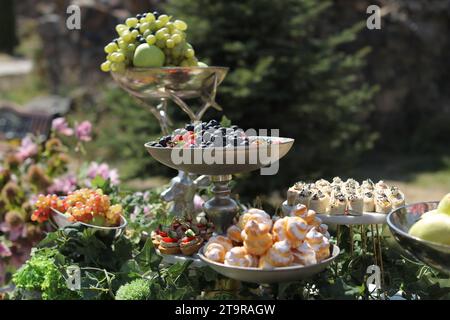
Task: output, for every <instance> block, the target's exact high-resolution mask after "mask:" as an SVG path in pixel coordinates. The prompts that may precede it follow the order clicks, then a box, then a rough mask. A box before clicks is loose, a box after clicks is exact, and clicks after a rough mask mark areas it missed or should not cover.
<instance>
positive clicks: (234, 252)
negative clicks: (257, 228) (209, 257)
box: [224, 247, 258, 268]
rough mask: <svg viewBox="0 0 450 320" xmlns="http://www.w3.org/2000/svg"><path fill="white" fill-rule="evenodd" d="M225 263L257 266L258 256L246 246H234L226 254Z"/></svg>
mask: <svg viewBox="0 0 450 320" xmlns="http://www.w3.org/2000/svg"><path fill="white" fill-rule="evenodd" d="M224 264H226V265H229V266H237V267H247V268H249V267H257V266H258V258H257V257H255V256H252V255H251V254H249V253H248V252H247V250H246V249H245V248H244V247H234V248H232V249H231V250H230V251H228V252H227V253H226V254H225V260H224Z"/></svg>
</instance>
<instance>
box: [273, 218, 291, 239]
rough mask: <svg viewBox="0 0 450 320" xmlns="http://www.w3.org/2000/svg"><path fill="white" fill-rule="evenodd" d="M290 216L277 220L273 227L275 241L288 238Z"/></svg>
mask: <svg viewBox="0 0 450 320" xmlns="http://www.w3.org/2000/svg"><path fill="white" fill-rule="evenodd" d="M288 219H289V217H284V218H280V219H278V220H276V221H275V223H274V224H273V229H272V236H273V241H275V242H277V241H283V240H286V239H287V235H286V223H287V221H288Z"/></svg>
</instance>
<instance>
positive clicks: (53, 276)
mask: <svg viewBox="0 0 450 320" xmlns="http://www.w3.org/2000/svg"><path fill="white" fill-rule="evenodd" d="M64 261H65V257H64V256H62V255H61V254H60V253H59V252H58V250H56V249H48V248H46V249H40V250H36V251H34V252H33V253H32V255H31V258H30V260H28V261H27V262H26V264H25V265H23V266H22V267H21V268H20V269H19V270H18V271H17V273H15V274H14V276H13V282H14V284H15V285H16V286H17V288H19V289H21V290H22V295H23V296H26V295H27V294H29V293H30V292H31V293H33V292H38V293H40V295H41V297H42V299H44V300H55V299H56V300H67V299H76V298H78V295H77V293H75V292H73V291H70V290H69V289H68V288H67V285H66V281H65V279H64V275H63V273H62V272H61V270H60V269H59V267H61V265H64ZM23 290H25V291H26V292H23Z"/></svg>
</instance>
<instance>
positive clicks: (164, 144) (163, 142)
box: [159, 139, 167, 147]
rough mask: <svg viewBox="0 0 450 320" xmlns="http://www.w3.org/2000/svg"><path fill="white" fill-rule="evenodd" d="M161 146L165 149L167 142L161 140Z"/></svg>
mask: <svg viewBox="0 0 450 320" xmlns="http://www.w3.org/2000/svg"><path fill="white" fill-rule="evenodd" d="M159 144H160V145H161V146H163V147H165V146H167V142H166V140H164V139H161V140H159Z"/></svg>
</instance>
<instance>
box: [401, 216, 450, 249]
mask: <svg viewBox="0 0 450 320" xmlns="http://www.w3.org/2000/svg"><path fill="white" fill-rule="evenodd" d="M409 234H410V235H412V236H415V237H417V238H420V239H423V240H426V241H430V242H436V243H441V244H446V245H450V216H448V215H446V214H442V213H435V214H432V215H429V216H427V217H426V218H422V219H420V220H419V221H417V222H416V223H415V224H414V225H413V226H412V227H411V229H410V230H409Z"/></svg>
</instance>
